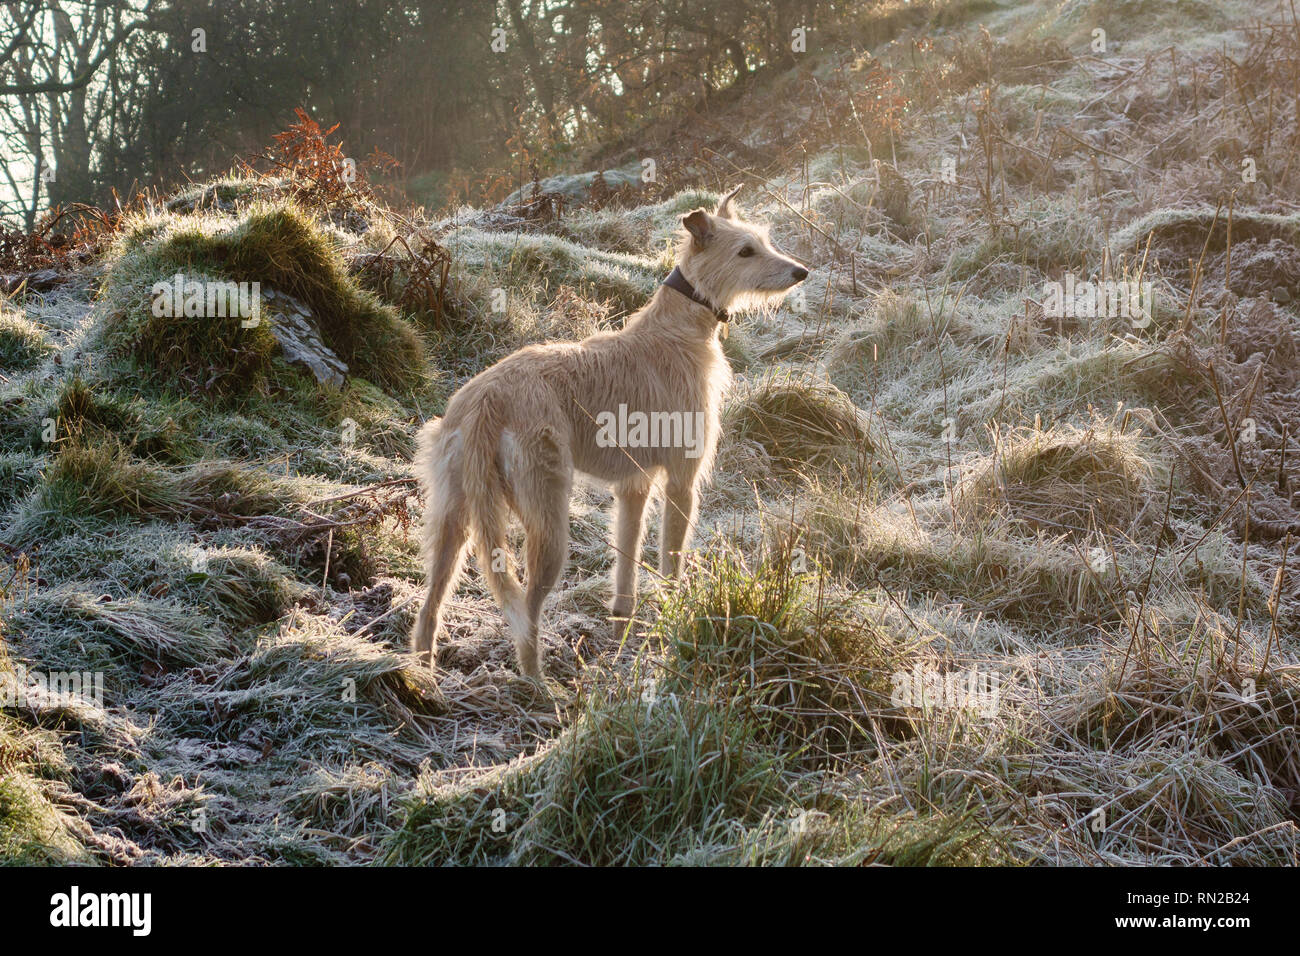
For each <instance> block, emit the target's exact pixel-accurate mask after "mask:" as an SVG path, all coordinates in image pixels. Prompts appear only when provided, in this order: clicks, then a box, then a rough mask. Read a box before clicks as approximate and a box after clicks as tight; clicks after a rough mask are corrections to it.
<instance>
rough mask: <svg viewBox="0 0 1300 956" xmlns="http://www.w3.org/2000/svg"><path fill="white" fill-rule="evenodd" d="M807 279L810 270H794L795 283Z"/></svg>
mask: <svg viewBox="0 0 1300 956" xmlns="http://www.w3.org/2000/svg"><path fill="white" fill-rule="evenodd" d="M806 278H808V270H807V269H801V268H798V267H796V268H795V270H794V281H795V282H802V281H803V280H804V279H806Z"/></svg>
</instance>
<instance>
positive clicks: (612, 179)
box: [501, 160, 641, 208]
mask: <svg viewBox="0 0 1300 956" xmlns="http://www.w3.org/2000/svg"><path fill="white" fill-rule="evenodd" d="M597 176H599V177H601V178H602V179H604V180H605V185H606V186H608V187H609V188H610V189H618V188H619V187H621V186H631V187H633V188H634V189H640V188H641V163H640V161H639V160H633V161H632V162H630V163H627V164H626V165H624V166H619V167H618V168H617V169H607V170H605V171H604V172H589V173H575V174H573V175H569V176H551V177H548V178H547V179H543V180H541V181H539V182H537V183H525V184H524V186H523V188H521V189H516V190H515V191H514V192H512V193H511V194H510V195H509V196H507V197H506V198H505V201H504V202H502V203H501V208H509V207H511V206H517V205H519V204H520V203H523V202H528V201H529V200H531V199H535V198H536V197H537V196H539V195H544V194H555V195H560V196H563V197H564V198H565V199H567V200H568V201H569V202H571V203H579V202H583V201H585V200H586V199H587V197H588V196H590V195H591V187H592V185H593V184H594V183H595V182H596V177H597Z"/></svg>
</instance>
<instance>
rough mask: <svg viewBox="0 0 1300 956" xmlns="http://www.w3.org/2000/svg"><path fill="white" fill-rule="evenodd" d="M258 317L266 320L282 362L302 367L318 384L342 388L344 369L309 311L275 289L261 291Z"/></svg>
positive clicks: (292, 298) (345, 373) (299, 302)
mask: <svg viewBox="0 0 1300 956" xmlns="http://www.w3.org/2000/svg"><path fill="white" fill-rule="evenodd" d="M262 318H263V319H264V320H265V319H268V318H269V319H270V322H271V334H272V335H274V336H275V340H276V341H277V342H279V343H280V351H281V352H282V353H284V358H285V361H287V362H289V363H291V364H297V365H304V366H306V367H307V369H308V370H309V371H310V372H311V373H312V375H314V376H316V381H318V382H320V383H321V384H322V385H334V386H336V387H338V386H342V384H343V382H344V380H345V379H346V377H347V374H348V366H347V363H345V362H344V361H343V360H342V359H341V358H339V357H338V355H337V354H336V353H335V352H334V350H333V349H331V348H330V347H329V346H328V345H326V344H325V340H324V339H322V338H321V334H320V327H319V326H318V325H317V324H316V319H315V317H314V316H313V315H312V313H311V310H310V309H308V308H307V306H306V305H305V304H303V303H302V302H301V301H300V300H298V299H295V298H294V297H293V296H291V295H287V294H286V293H283V292H280V291H279V290H278V289H266V288H263V289H262Z"/></svg>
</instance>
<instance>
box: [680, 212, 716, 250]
mask: <svg viewBox="0 0 1300 956" xmlns="http://www.w3.org/2000/svg"><path fill="white" fill-rule="evenodd" d="M682 225H683V226H685V227H686V231H687V232H689V233H690V234H691V241H692V242H693V243H694V244H695V248H697V249H702V248H704V244H705V243H706V242H708V241H709V239H710V238H711V237H712V235H713V222H712V220H710V219H709V214H708V213H707V212H705V211H704V210H703V209H695V210H693V211H691V212H689V213H687V214H686V215H685V216H684V217H682Z"/></svg>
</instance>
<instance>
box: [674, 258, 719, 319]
mask: <svg viewBox="0 0 1300 956" xmlns="http://www.w3.org/2000/svg"><path fill="white" fill-rule="evenodd" d="M664 285H666V286H668V288H670V289H673V290H675V291H677V292H680V293H681V294H682V295H684V296H686V298H688V299H690V300H691V301H692V302H694V303H695V304H696V305H702V306H704V307H705V308H706V309H708V310H709V311H710V312H712V313H713V316H714V318H716V319H717V320H718V321H719V322H726V321H727V319H729V318H730V316H729V315H727V310H726V309H719V308H715V307H714V305H713V303H712V302H710V301H709V300H708V299H706V298H704V296H702V295H700V294H699V293H698V292H696V291H695V286H693V285H691V284H690V283H689V282H687V281H686V276H684V275H682V270H681V269H678V268H677V267H676V266H673V271H672V272H670V273H668V278H667V279H665V280H664Z"/></svg>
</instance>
